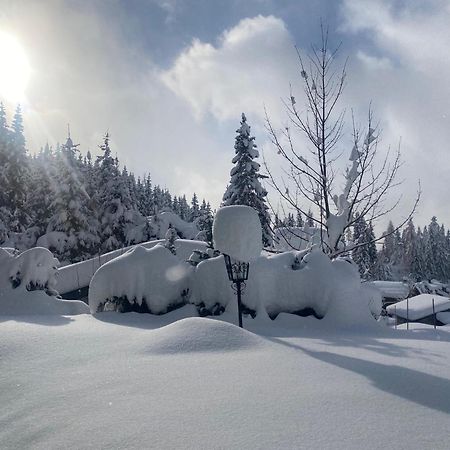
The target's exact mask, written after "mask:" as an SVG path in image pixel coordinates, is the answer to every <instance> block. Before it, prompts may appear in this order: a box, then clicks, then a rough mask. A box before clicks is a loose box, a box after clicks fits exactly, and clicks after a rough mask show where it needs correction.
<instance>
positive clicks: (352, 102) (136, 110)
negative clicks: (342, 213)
mask: <svg viewBox="0 0 450 450" xmlns="http://www.w3.org/2000/svg"><path fill="white" fill-rule="evenodd" d="M321 20H322V22H323V23H325V24H326V25H327V26H328V28H329V31H330V40H331V45H332V46H335V45H339V44H340V43H341V47H340V51H339V53H338V55H337V58H336V59H337V60H336V64H337V66H339V64H341V63H342V62H343V61H344V60H345V59H346V58H348V68H347V73H348V78H347V85H346V89H345V91H344V94H343V96H342V98H341V102H340V104H339V108H341V109H345V110H346V123H347V125H348V127H346V129H345V131H346V133H345V134H344V136H343V138H342V140H341V142H340V147H341V150H342V164H341V165H342V167H344V166H345V164H346V162H347V156H348V155H349V150H350V148H351V135H350V129H349V126H350V124H351V117H350V112H351V111H353V114H354V116H355V117H356V120H357V121H358V123H361V124H364V122H365V120H366V117H367V110H368V108H369V104H371V105H372V108H373V110H374V115H375V118H376V120H377V121H378V122H379V127H380V131H381V133H380V137H381V142H380V145H379V149H380V154H383V153H384V152H385V151H387V150H388V149H389V148H391V149H395V148H397V146H398V145H400V146H401V147H400V148H401V153H402V160H403V166H402V168H401V172H400V175H399V179H401V180H403V183H402V184H401V186H400V187H399V188H397V189H396V191H395V192H393V194H392V199H394V198H396V196H400V195H401V196H402V199H401V203H400V206H399V208H398V209H397V210H396V212H394V213H393V214H392V219H393V220H394V222H396V223H398V222H399V221H401V220H402V218H404V217H405V216H406V215H407V214H408V211H409V210H410V208H411V206H412V204H413V202H414V198H415V195H416V192H417V189H418V183H419V180H420V183H421V189H422V198H421V202H420V205H419V208H418V211H417V213H416V215H415V222H416V223H418V224H419V225H422V226H423V225H425V224H427V223H428V222H429V220H430V218H431V216H432V215H436V216H437V217H438V220H439V221H440V222H444V223H446V224H447V225H450V209H449V208H448V207H447V204H448V192H449V189H448V183H449V181H448V180H450V158H449V152H450V148H449V142H450V112H449V111H448V108H449V106H450V83H449V81H448V80H450V56H449V53H448V44H449V42H450V3H449V2H448V1H446V0H421V1H418V0H408V1H406V0H378V1H376V0H373V1H369V0H336V1H326V0H323V1H320V0H318V1H314V2H311V1H310V0H277V1H275V0H245V1H237V0H228V1H225V0H224V1H218V0H191V1H181V0H127V1H125V0H122V1H120V0H109V1H107V0H103V1H100V0H92V1H74V0H46V1H22V0H0V100H3V102H4V104H5V106H6V108H7V111H8V113H9V117H11V116H12V113H13V110H14V107H15V104H16V103H18V102H20V103H21V105H22V108H23V110H24V120H25V131H26V139H27V146H28V149H29V150H30V152H35V151H38V150H39V148H40V147H41V146H43V145H44V144H45V143H46V142H47V141H48V142H49V143H50V144H51V145H55V144H56V143H57V142H64V141H65V139H66V136H67V124H68V123H70V127H71V134H72V138H73V139H74V140H75V141H76V142H77V143H80V144H81V145H80V148H81V150H82V152H86V151H87V150H90V151H91V152H92V153H93V154H94V155H96V154H98V153H99V150H98V145H99V144H100V143H101V140H102V136H103V135H104V134H105V132H106V131H109V133H110V135H111V147H112V151H113V152H115V153H117V156H118V158H119V160H120V162H121V164H122V165H126V166H127V168H128V170H130V171H133V172H134V173H135V174H136V175H143V174H144V173H148V172H149V173H150V174H151V176H152V180H153V182H154V183H155V184H159V185H161V186H162V187H166V188H168V189H169V190H170V191H171V192H172V193H173V194H175V195H179V194H186V196H187V197H188V198H190V197H191V196H192V193H193V192H194V191H195V192H196V193H197V195H198V196H199V197H200V198H206V199H207V200H209V201H210V202H211V204H212V206H213V207H218V205H219V204H220V200H221V197H222V195H223V193H224V191H225V188H226V185H227V183H228V181H229V171H230V169H231V159H232V157H233V156H234V149H233V146H234V138H235V130H236V129H237V128H238V126H239V121H240V117H241V113H242V112H245V113H246V115H247V119H248V123H249V124H250V125H251V127H252V133H253V134H254V135H255V138H256V144H257V145H258V147H259V149H260V151H261V153H262V154H263V155H264V157H265V158H266V160H267V161H268V163H269V165H271V167H276V168H278V166H279V165H280V159H279V157H277V155H276V152H275V150H274V148H273V146H272V145H271V143H270V139H269V136H268V134H267V131H266V128H265V110H266V111H267V113H268V115H269V116H270V119H271V121H272V123H273V124H274V125H275V126H276V127H277V129H282V128H283V127H284V126H286V124H287V118H286V111H285V108H284V106H283V99H287V98H289V95H290V85H292V89H293V91H294V94H295V97H296V100H297V103H298V104H302V101H303V94H302V86H301V82H300V76H299V68H298V61H297V59H296V54H295V47H294V46H297V47H298V48H299V51H300V52H301V53H302V54H306V53H307V52H308V51H309V49H310V48H311V45H312V44H314V43H318V40H319V36H320V26H319V25H320V21H321ZM1 55H3V57H2V56H1ZM11 55H12V56H11ZM2 73H3V75H1V74H2ZM5 74H6V75H5ZM298 145H299V146H300V148H302V151H307V144H306V142H305V141H304V140H303V139H302V138H301V137H299V138H298ZM275 170H277V169H275ZM337 187H338V188H339V180H337ZM272 199H273V200H272V202H273V203H276V199H275V197H274V196H272Z"/></svg>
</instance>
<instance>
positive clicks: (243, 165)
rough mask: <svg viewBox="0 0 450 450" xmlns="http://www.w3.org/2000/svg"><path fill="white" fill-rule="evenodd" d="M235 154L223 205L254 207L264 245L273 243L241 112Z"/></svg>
mask: <svg viewBox="0 0 450 450" xmlns="http://www.w3.org/2000/svg"><path fill="white" fill-rule="evenodd" d="M236 133H237V134H238V135H237V136H236V140H235V145H234V149H235V153H236V156H235V157H234V158H233V160H232V163H233V164H234V167H233V169H231V172H230V175H231V179H230V184H229V185H228V188H227V190H226V192H225V194H224V196H223V201H222V206H230V205H247V206H251V207H252V208H254V209H255V210H256V211H257V212H258V215H259V219H260V221H261V227H262V240H263V244H264V245H265V246H270V245H271V244H272V231H271V229H270V215H269V208H268V206H267V204H266V196H267V191H266V190H265V189H264V188H263V187H262V185H261V183H260V181H259V178H260V175H259V173H258V172H259V168H260V165H259V164H258V163H257V162H256V161H254V159H255V158H257V157H258V156H259V152H258V150H257V149H256V145H255V143H254V140H255V138H254V137H253V136H251V135H250V126H249V125H248V124H247V118H246V117H245V114H244V113H242V120H241V126H240V127H239V129H238V130H236Z"/></svg>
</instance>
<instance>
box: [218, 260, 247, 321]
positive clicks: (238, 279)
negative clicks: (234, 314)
mask: <svg viewBox="0 0 450 450" xmlns="http://www.w3.org/2000/svg"><path fill="white" fill-rule="evenodd" d="M223 256H224V259H225V266H226V268H227V274H228V279H229V280H230V281H231V282H232V283H234V284H235V285H236V292H237V298H238V317H239V327H241V328H242V301H241V295H242V290H241V285H242V283H243V282H245V281H247V280H248V271H249V268H250V264H249V263H248V262H242V261H238V260H236V259H232V258H231V257H230V256H229V255H225V254H224V255H223Z"/></svg>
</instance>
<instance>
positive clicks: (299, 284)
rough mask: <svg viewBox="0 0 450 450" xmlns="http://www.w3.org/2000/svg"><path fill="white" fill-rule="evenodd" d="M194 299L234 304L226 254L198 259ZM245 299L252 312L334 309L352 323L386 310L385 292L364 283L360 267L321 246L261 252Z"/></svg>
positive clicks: (207, 304) (210, 305)
mask: <svg viewBox="0 0 450 450" xmlns="http://www.w3.org/2000/svg"><path fill="white" fill-rule="evenodd" d="M191 301H192V302H193V303H195V304H196V305H197V306H199V307H202V308H205V310H207V311H208V310H209V311H212V310H217V308H218V306H222V307H223V308H225V309H228V308H229V307H234V304H235V302H236V300H235V296H234V293H233V290H232V288H231V283H230V281H229V280H228V276H227V273H226V269H225V263H224V259H223V256H219V257H217V258H211V259H208V260H206V261H203V262H201V263H200V264H198V266H197V267H196V270H195V274H194V280H193V292H192V297H191ZM242 301H243V304H244V305H245V307H246V308H247V309H248V310H249V311H255V312H256V313H257V314H266V313H267V314H269V316H270V317H272V318H274V317H276V316H277V315H278V314H279V313H281V312H288V313H296V314H300V315H310V314H313V315H315V316H316V317H317V318H323V317H325V316H326V315H327V314H328V312H329V311H331V314H332V315H334V316H336V317H337V320H339V321H341V322H343V321H344V319H343V317H344V316H345V317H346V319H345V320H348V321H349V323H355V321H356V322H358V321H361V320H365V318H370V320H371V321H374V320H373V318H372V316H371V311H372V313H373V315H379V311H380V309H381V298H380V296H379V294H378V293H377V292H376V290H371V289H370V288H369V287H365V286H364V285H361V281H360V277H359V273H358V270H357V268H356V266H355V265H354V264H352V263H350V262H348V261H345V260H343V259H337V260H334V261H332V260H331V259H330V258H329V257H328V256H327V255H325V254H324V253H323V252H322V251H321V250H320V249H319V247H318V246H315V247H313V248H312V250H311V251H303V252H296V251H291V252H285V253H281V254H278V255H272V256H261V257H259V258H258V259H256V260H255V261H254V262H252V263H250V271H249V279H248V281H247V282H246V287H245V291H244V295H243V298H242ZM230 302H231V303H230ZM332 305H333V308H332Z"/></svg>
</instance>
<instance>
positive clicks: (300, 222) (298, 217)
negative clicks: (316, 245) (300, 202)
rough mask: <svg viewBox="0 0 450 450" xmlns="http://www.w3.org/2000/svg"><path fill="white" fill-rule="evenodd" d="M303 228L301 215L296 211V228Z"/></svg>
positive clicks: (303, 223)
mask: <svg viewBox="0 0 450 450" xmlns="http://www.w3.org/2000/svg"><path fill="white" fill-rule="evenodd" d="M304 226H305V222H304V220H303V216H302V213H301V212H300V211H297V227H299V228H303V227H304Z"/></svg>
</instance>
